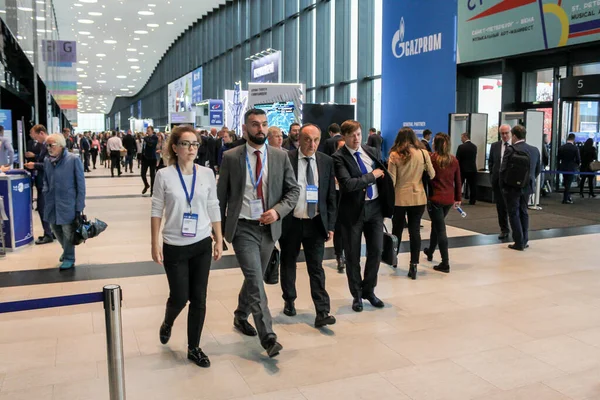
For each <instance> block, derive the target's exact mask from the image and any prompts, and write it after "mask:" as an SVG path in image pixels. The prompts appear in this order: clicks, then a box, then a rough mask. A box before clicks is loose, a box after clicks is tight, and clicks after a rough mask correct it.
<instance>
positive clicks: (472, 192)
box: [460, 171, 477, 205]
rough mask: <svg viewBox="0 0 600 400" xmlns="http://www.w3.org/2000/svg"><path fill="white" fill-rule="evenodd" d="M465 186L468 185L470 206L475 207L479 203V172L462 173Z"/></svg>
mask: <svg viewBox="0 0 600 400" xmlns="http://www.w3.org/2000/svg"><path fill="white" fill-rule="evenodd" d="M460 176H461V177H462V180H463V186H465V182H466V183H467V187H468V192H469V196H468V198H469V204H471V205H473V204H475V202H476V201H477V171H475V172H461V175H460ZM465 193H466V190H465Z"/></svg>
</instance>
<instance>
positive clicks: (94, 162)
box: [90, 149, 98, 168]
mask: <svg viewBox="0 0 600 400" xmlns="http://www.w3.org/2000/svg"><path fill="white" fill-rule="evenodd" d="M90 154H91V155H92V164H93V165H94V168H96V160H98V149H92V150H90Z"/></svg>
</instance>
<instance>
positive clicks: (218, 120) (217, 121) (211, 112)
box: [208, 100, 224, 126]
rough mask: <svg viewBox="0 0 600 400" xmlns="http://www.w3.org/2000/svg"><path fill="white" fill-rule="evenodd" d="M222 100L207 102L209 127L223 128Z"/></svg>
mask: <svg viewBox="0 0 600 400" xmlns="http://www.w3.org/2000/svg"><path fill="white" fill-rule="evenodd" d="M223 106H224V105H223V100H209V101H208V117H209V118H210V126H223Z"/></svg>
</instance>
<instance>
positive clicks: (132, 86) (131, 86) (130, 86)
mask: <svg viewBox="0 0 600 400" xmlns="http://www.w3.org/2000/svg"><path fill="white" fill-rule="evenodd" d="M127 87H128V88H134V87H135V85H127Z"/></svg>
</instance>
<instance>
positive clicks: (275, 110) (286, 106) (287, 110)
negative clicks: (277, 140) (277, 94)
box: [254, 101, 299, 135]
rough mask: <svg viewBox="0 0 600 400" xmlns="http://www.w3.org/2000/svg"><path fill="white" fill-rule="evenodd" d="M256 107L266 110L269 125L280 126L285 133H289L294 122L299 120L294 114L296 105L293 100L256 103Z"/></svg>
mask: <svg viewBox="0 0 600 400" xmlns="http://www.w3.org/2000/svg"><path fill="white" fill-rule="evenodd" d="M254 107H255V108H259V109H261V110H264V111H265V112H266V113H267V122H268V123H269V126H276V127H278V128H279V129H281V131H282V132H283V133H284V134H285V135H287V133H288V131H289V129H290V125H291V124H292V123H294V122H299V121H296V117H295V116H294V110H295V109H296V106H295V105H294V102H293V101H287V102H282V103H265V104H255V105H254Z"/></svg>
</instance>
